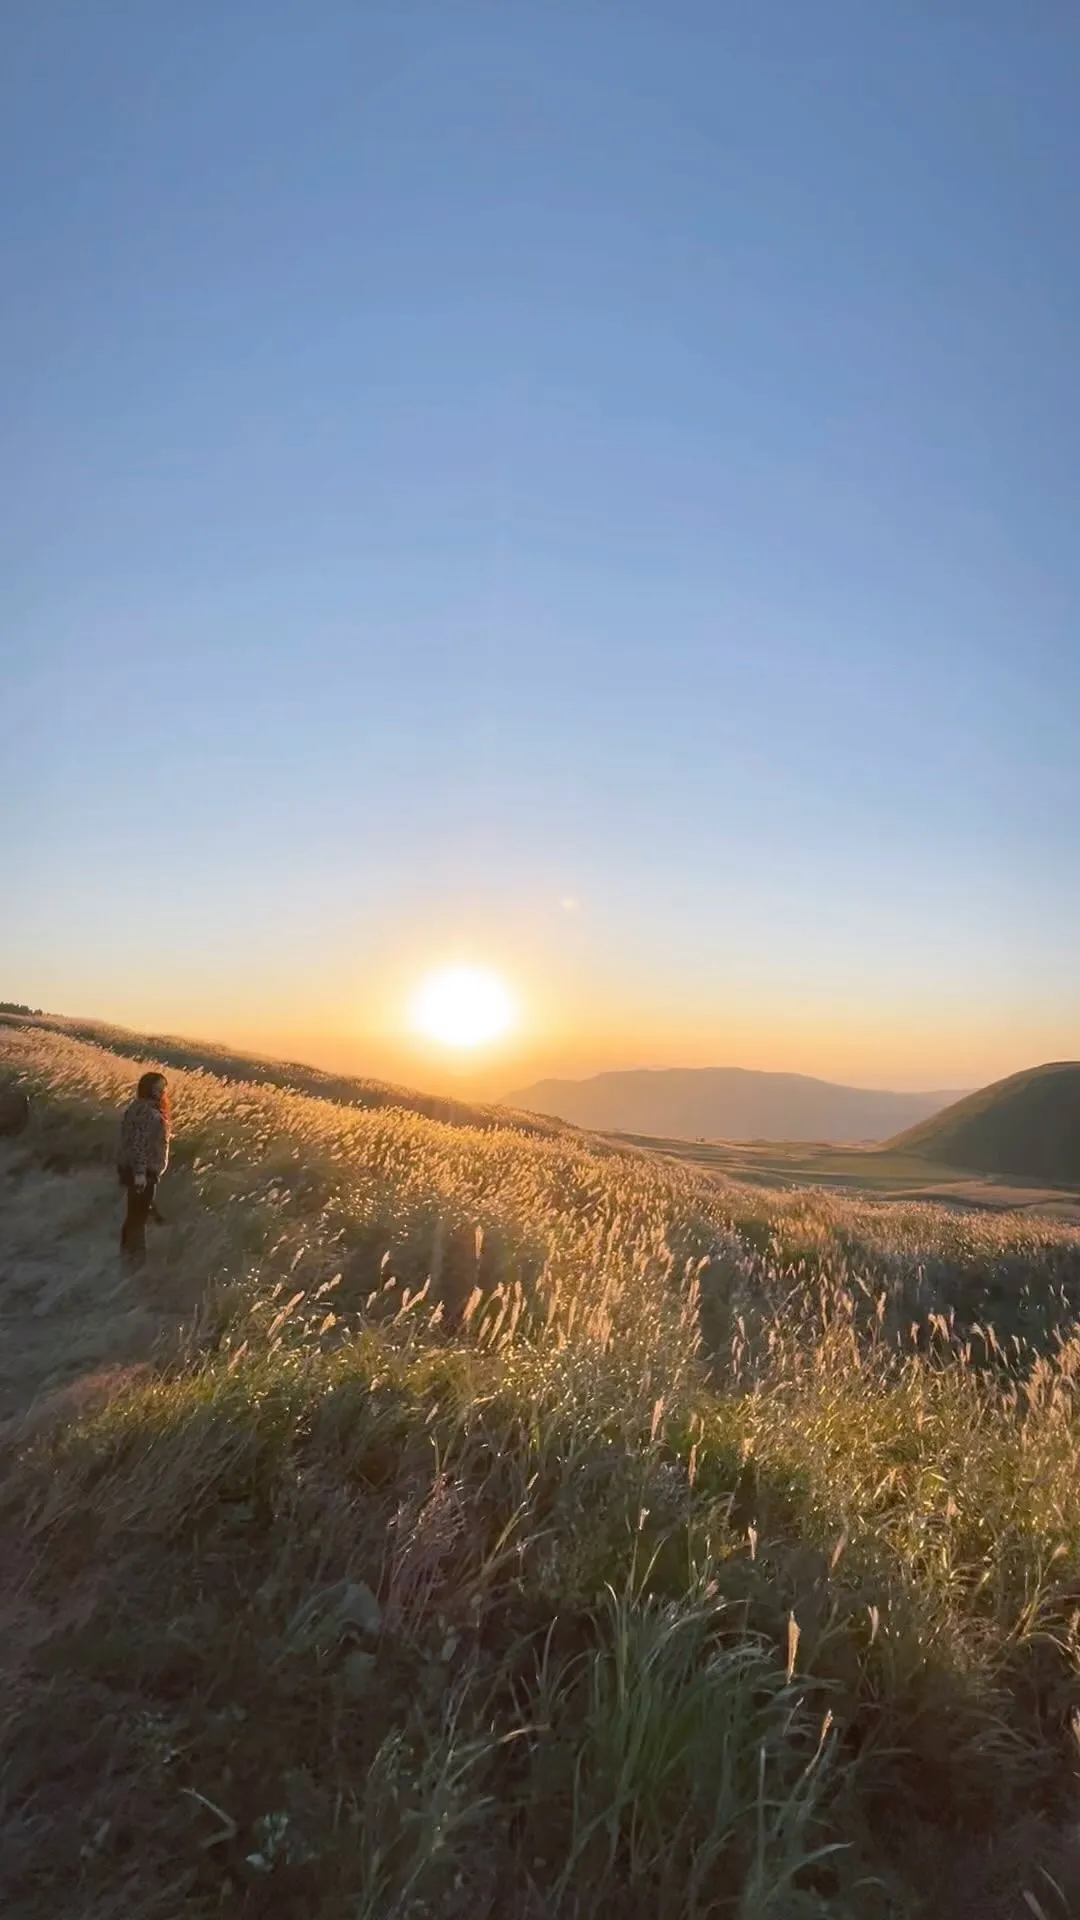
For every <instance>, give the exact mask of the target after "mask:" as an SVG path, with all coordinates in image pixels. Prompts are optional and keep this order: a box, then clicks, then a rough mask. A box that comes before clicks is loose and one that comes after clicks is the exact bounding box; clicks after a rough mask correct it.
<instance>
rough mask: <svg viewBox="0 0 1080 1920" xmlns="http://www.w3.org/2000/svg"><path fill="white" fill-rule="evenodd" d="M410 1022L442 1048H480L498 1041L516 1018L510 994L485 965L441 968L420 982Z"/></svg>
mask: <svg viewBox="0 0 1080 1920" xmlns="http://www.w3.org/2000/svg"><path fill="white" fill-rule="evenodd" d="M410 1015H411V1025H412V1026H413V1027H414V1028H415V1029H416V1031H417V1032H418V1033H422V1034H424V1035H426V1037H427V1038H428V1039H429V1040H437V1041H438V1042H439V1044H440V1046H444V1047H480V1046H483V1045H484V1044H485V1043H486V1042H488V1041H491V1040H498V1039H499V1038H500V1036H501V1035H502V1034H504V1033H507V1032H508V1031H509V1030H510V1028H511V1027H512V1026H513V1025H514V1024H515V1022H516V1020H517V1006H516V1004H515V1001H514V996H513V994H512V993H511V992H510V989H509V987H507V986H506V984H505V982H504V981H502V980H500V978H499V976H498V974H497V973H490V972H488V970H487V968H485V967H444V968H442V969H440V971H439V972H438V973H432V974H429V975H428V977H427V979H426V980H423V981H421V983H420V986H419V987H418V989H417V991H416V993H415V995H414V996H413V1001H412V1006H411V1009H410Z"/></svg>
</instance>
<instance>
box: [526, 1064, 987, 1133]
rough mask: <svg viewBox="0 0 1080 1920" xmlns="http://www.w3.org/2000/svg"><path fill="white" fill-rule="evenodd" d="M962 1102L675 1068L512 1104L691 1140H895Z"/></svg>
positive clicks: (531, 1090)
mask: <svg viewBox="0 0 1080 1920" xmlns="http://www.w3.org/2000/svg"><path fill="white" fill-rule="evenodd" d="M955 1097H956V1096H955V1095H954V1094H949V1093H888V1092H881V1091H875V1090H874V1089H872V1088H866V1087H840V1086H834V1085H833V1084H832V1083H831V1082H830V1081H827V1080H815V1079H811V1078H810V1077H808V1076H807V1075H806V1074H801V1073H755V1072H751V1071H749V1070H748V1069H745V1068H743V1067H669V1068H665V1069H662V1070H657V1069H651V1068H643V1069H639V1070H637V1071H632V1072H619V1073H598V1074H595V1075H594V1076H593V1077H592V1078H591V1079H588V1080H540V1081H538V1082H537V1083H536V1085H535V1086H532V1087H525V1088H522V1089H521V1090H520V1091H519V1092H517V1093H512V1094H508V1095H507V1100H508V1104H509V1105H510V1106H512V1107H520V1108H524V1109H527V1110H529V1111H532V1112H536V1113H545V1114H553V1115H557V1116H558V1117H559V1118H560V1119H562V1120H568V1121H570V1122H572V1124H573V1125H575V1126H579V1127H591V1128H596V1129H599V1130H600V1131H603V1132H619V1133H629V1134H649V1135H653V1136H659V1137H661V1138H676V1139H683V1140H699V1139H708V1140H885V1139H887V1138H888V1137H889V1135H890V1134H893V1133H896V1132H897V1131H898V1129H899V1128H901V1127H904V1126H910V1125H911V1124H912V1123H913V1122H915V1121H918V1120H922V1119H924V1118H925V1117H926V1116H927V1115H928V1114H931V1113H936V1112H937V1110H938V1109H939V1108H940V1107H943V1106H947V1105H948V1104H949V1102H950V1101H951V1100H953V1099H955Z"/></svg>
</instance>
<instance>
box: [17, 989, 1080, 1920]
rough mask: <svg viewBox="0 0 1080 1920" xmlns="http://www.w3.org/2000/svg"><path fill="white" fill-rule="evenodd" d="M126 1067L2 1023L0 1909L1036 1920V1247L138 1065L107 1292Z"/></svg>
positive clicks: (1041, 1499)
mask: <svg viewBox="0 0 1080 1920" xmlns="http://www.w3.org/2000/svg"><path fill="white" fill-rule="evenodd" d="M138 1064H139V1062H137V1061H136V1060H135V1059H134V1058H125V1057H123V1056H121V1055H120V1054H118V1053H116V1052H113V1051H107V1050H105V1049H103V1048H101V1047H96V1046H91V1045H88V1044H86V1043H84V1042H79V1041H77V1040H75V1039H73V1038H72V1037H70V1036H67V1035H61V1034H57V1033H49V1032H45V1031H42V1030H41V1029H35V1028H30V1027H22V1028H14V1027H12V1028H7V1029H3V1030H0V1077H2V1076H3V1075H4V1074H5V1073H6V1074H7V1075H9V1076H10V1075H13V1074H14V1075H18V1077H19V1078H20V1079H21V1081H22V1082H23V1084H25V1085H26V1086H28V1088H29V1089H30V1091H31V1093H32V1096H33V1099H32V1119H31V1125H30V1128H29V1130H28V1132H27V1133H25V1134H24V1135H22V1136H21V1137H20V1138H19V1139H18V1140H17V1141H15V1142H11V1143H7V1144H3V1143H0V1159H2V1164H0V1181H2V1182H3V1184H4V1191H5V1194H6V1195H8V1196H11V1195H17V1194H19V1193H23V1192H26V1193H28V1194H29V1195H30V1197H31V1200H32V1205H30V1206H28V1207H26V1208H23V1209H17V1208H15V1206H14V1204H13V1203H12V1202H11V1201H10V1199H9V1200H8V1201H7V1202H6V1203H5V1206H4V1207H0V1273H2V1274H3V1275H4V1282H3V1285H2V1286H0V1314H2V1315H3V1326H2V1328H0V1334H2V1339H3V1344H4V1350H5V1353H7V1354H9V1355H17V1354H19V1353H25V1354H26V1355H34V1356H36V1360H35V1364H40V1363H42V1355H41V1351H40V1336H41V1333H42V1330H43V1329H47V1328H49V1327H50V1325H51V1326H52V1328H53V1332H54V1337H55V1340H56V1355H57V1363H58V1364H57V1366H56V1370H55V1373H54V1375H53V1377H52V1379H51V1381H49V1380H47V1379H46V1378H44V1377H42V1378H41V1379H40V1381H39V1385H40V1388H41V1391H39V1392H38V1393H37V1395H36V1398H35V1402H34V1405H33V1406H24V1408H23V1410H22V1411H21V1412H20V1413H18V1414H17V1415H13V1416H12V1418H11V1419H10V1420H9V1422H8V1424H7V1427H6V1430H5V1431H4V1435H3V1443H2V1453H0V1618H2V1620H3V1624H4V1633H3V1640H2V1646H3V1652H2V1656H0V1657H2V1658H3V1661H4V1665H5V1675H4V1678H5V1683H6V1684H5V1690H4V1696H3V1708H2V1716H3V1717H2V1720H0V1735H2V1740H3V1753H2V1771H0V1903H2V1904H3V1907H4V1911H5V1912H11V1913H14V1914H17V1915H18V1916H19V1920H45V1916H46V1915H48V1916H49V1917H50V1920H53V1917H54V1916H56V1915H66V1914H71V1915H76V1914H77V1915H79V1916H80V1920H113V1917H114V1916H115V1917H116V1920H119V1917H120V1916H121V1915H122V1916H124V1917H125V1920H127V1917H128V1916H134V1920H173V1917H174V1916H175V1915H176V1914H177V1913H178V1912H180V1911H183V1912H184V1913H185V1914H190V1915H192V1916H193V1917H194V1920H199V1916H206V1917H207V1920H208V1917H209V1916H210V1915H211V1914H214V1915H218V1914H220V1913H221V1912H222V1911H226V1912H230V1911H231V1912H233V1913H236V1914H243V1915H245V1916H246V1915H266V1916H270V1915H273V1916H279V1915H280V1916H290V1917H291V1916H296V1920H301V1917H302V1916H303V1920H307V1917H308V1916H311V1915H314V1914H316V1913H317V1914H319V1915H320V1916H327V1917H328V1920H337V1917H338V1916H340V1920H358V1917H359V1920H376V1916H378V1917H379V1920H405V1916H407V1915H415V1916H421V1915H430V1916H439V1917H440V1920H458V1917H459V1916H461V1917H462V1920H464V1916H468V1917H469V1920H499V1917H501V1916H503V1915H506V1914H510V1913H513V1914H515V1915H523V1916H525V1917H526V1920H571V1916H573V1917H574V1920H585V1917H586V1916H594V1915H595V1916H598V1917H599V1920H608V1916H610V1920H616V1916H618V1920H623V1917H624V1916H627V1917H628V1920H657V1916H662V1917H663V1920H667V1916H672V1920H681V1916H684V1915H685V1916H687V1920H691V1917H693V1920H704V1917H705V1916H707V1915H708V1916H712V1915H717V1916H720V1917H721V1920H723V1917H724V1916H730V1917H731V1920H810V1917H811V1916H816V1917H817V1920H825V1917H826V1916H828V1920H900V1916H905V1920H906V1916H913V1915H919V1914H923V1915H926V1916H927V1917H929V1916H931V1915H932V1916H934V1920H961V1916H964V1920H967V1916H970V1915H972V1914H974V1913H978V1914H980V1915H986V1916H989V1917H990V1920H1005V1916H1007V1915H1010V1916H1011V1915H1025V1914H1031V1913H1035V1914H1036V1915H1038V1914H1039V1913H1043V1914H1045V1915H1046V1916H1048V1920H1062V1916H1065V1915H1067V1914H1070V1913H1074V1912H1075V1911H1077V1910H1078V1902H1080V1856H1078V1849H1077V1845H1076V1841H1075V1837H1074V1836H1075V1827H1076V1821H1077V1813H1078V1807H1077V1798H1076V1781H1075V1760H1076V1743H1075V1739H1074V1734H1073V1715H1074V1711H1075V1706H1076V1699H1077V1674H1078V1662H1080V1619H1078V1615H1077V1599H1076V1596H1077V1593H1078V1592H1080V1415H1078V1414H1077V1411H1076V1394H1075V1380H1076V1378H1077V1377H1078V1375H1080V1345H1078V1343H1077V1341H1076V1340H1075V1338H1074V1337H1073V1334H1072V1332H1071V1325H1072V1314H1073V1310H1074V1306H1075V1303H1076V1299H1077V1296H1078V1295H1080V1233H1077V1232H1076V1231H1075V1230H1070V1229H1068V1228H1065V1227H1061V1226H1056V1225H1053V1224H1051V1223H1047V1222H1040V1221H1038V1220H1036V1219H1033V1218H1030V1217H1027V1216H1023V1217H1020V1216H1011V1215H1001V1216H989V1215H966V1214H963V1213H959V1212H956V1211H948V1212H946V1211H944V1210H940V1209H936V1208H932V1207H927V1206H918V1205H896V1204H881V1203H879V1202H873V1201H869V1200H863V1199H860V1198H859V1197H857V1196H851V1197H845V1198H839V1197H837V1196H835V1195H830V1194H826V1193H809V1194H808V1193H799V1194H796V1193H783V1194H781V1193H769V1192H768V1191H766V1190H764V1189H762V1188H754V1189H751V1188H743V1187H740V1186H737V1185H722V1184H720V1183H718V1181H717V1180H716V1178H715V1177H713V1176H710V1175H708V1174H706V1173H704V1172H701V1173H699V1172H695V1171H694V1170H693V1169H689V1168H687V1167H685V1166H680V1165H678V1164H677V1163H676V1162H674V1161H671V1162H665V1161H661V1160H658V1159H652V1158H649V1157H647V1156H644V1155H640V1154H639V1155H631V1154H627V1155H624V1154H620V1153H611V1152H609V1153H607V1154H605V1155H601V1154H599V1153H595V1152H593V1151H591V1150H590V1148H589V1147H588V1145H587V1144H585V1143H583V1142H581V1141H579V1140H575V1139H573V1138H569V1137H563V1138H553V1139H541V1138H530V1137H527V1136H525V1135H523V1134H521V1133H519V1132H513V1131H507V1130H502V1131H500V1130H498V1129H491V1128H487V1129H485V1130H481V1129H471V1130H470V1129H468V1128H466V1127H460V1126H458V1127H451V1126H449V1125H446V1124H444V1123H440V1122H438V1121H435V1120H431V1119H428V1118H427V1117H425V1116H423V1115H420V1114H417V1113H414V1112H413V1113H410V1112H405V1111H403V1110H400V1109H393V1108H379V1109H369V1110H363V1109H360V1108H355V1107H344V1106H341V1105H336V1104H333V1103H330V1102H328V1101H325V1100H319V1099H314V1098H311V1097H310V1096H307V1095H303V1094H299V1093H295V1092H291V1091H288V1090H286V1089H284V1088H281V1087H276V1086H273V1085H268V1084H262V1085H251V1084H239V1083H236V1082H229V1081H226V1080H223V1079H221V1078H218V1077H216V1076H214V1075H212V1074H208V1073H206V1072H199V1073H188V1072H185V1071H183V1070H178V1071H176V1072H175V1074H174V1075H173V1076H172V1079H173V1091H174V1096H175V1109H176V1118H177V1122H178V1136H177V1143H176V1164H175V1167H174V1168H173V1169H172V1170H171V1171H170V1174H169V1177H168V1181H167V1183H166V1186H165V1188H164V1190H163V1207H164V1208H165V1210H166V1212H167V1214H168V1216H169V1219H170V1221H171V1224H170V1226H169V1227H168V1228H166V1229H164V1230H163V1231H162V1232H161V1234H160V1236H159V1238H158V1241H157V1244H156V1247H155V1250H154V1253H153V1256H152V1260H151V1263H150V1264H149V1265H148V1267H147V1268H146V1269H145V1270H143V1272H142V1273H140V1274H139V1275H137V1276H135V1277H134V1278H129V1277H126V1276H124V1275H121V1274H119V1273H117V1272H115V1271H114V1272H113V1273H112V1274H111V1275H110V1276H109V1277H108V1282H107V1284H106V1283H105V1276H104V1272H103V1269H102V1268H101V1267H100V1266H99V1265H97V1264H95V1261H96V1259H97V1255H96V1254H95V1255H94V1260H90V1259H89V1258H88V1256H87V1243H89V1242H90V1241H93V1243H94V1246H95V1247H97V1246H99V1245H100V1246H101V1247H104V1246H105V1245H106V1244H107V1243H108V1241H109V1240H110V1238H111V1237H112V1235H113V1234H114V1231H115V1222H116V1213H117V1193H116V1188H115V1186H114V1185H113V1183H112V1181H111V1178H110V1173H109V1167H108V1164H107V1163H108V1156H109V1153H110V1150H111V1144H112V1139H113V1133H114V1128H115V1119H116V1112H117V1108H118V1105H119V1103H120V1102H121V1101H122V1099H123V1098H124V1097H125V1095H126V1093H127V1091H128V1090H129V1088H130V1085H131V1082H132V1080H133V1078H134V1076H135V1074H136V1073H137V1071H138ZM58 1164H59V1165H63V1166H66V1167H67V1168H68V1169H69V1171H68V1172H66V1173H59V1172H56V1171H54V1170H50V1169H55V1167H56V1166H57V1165H58ZM75 1183H81V1186H80V1192H81V1194H82V1199H81V1200H80V1203H79V1204H80V1207H81V1208H82V1209H83V1215H82V1217H83V1227H82V1234H83V1241H82V1242H81V1243H80V1241H79V1239H78V1237H77V1236H76V1234H75V1231H74V1219H75V1215H73V1214H72V1212H71V1211H70V1210H69V1211H67V1212H62V1210H61V1206H60V1197H61V1196H62V1195H63V1194H65V1193H69V1192H71V1191H72V1190H73V1184H75ZM95 1195H97V1196H98V1197H97V1199H95ZM95 1208H96V1211H95ZM16 1211H18V1214H19V1219H20V1222H21V1226H20V1233H21V1234H22V1235H23V1238H22V1239H21V1240H20V1242H19V1245H18V1247H16V1246H15V1243H14V1241H13V1240H12V1239H11V1238H10V1237H9V1238H8V1240H7V1241H5V1239H4V1235H5V1234H6V1233H9V1226H8V1223H9V1222H10V1220H11V1219H12V1217H13V1214H14V1213H15V1212H16ZM35 1223H36V1231H37V1232H38V1233H39V1235H40V1247H41V1258H40V1261H39V1262H38V1265H37V1266H36V1267H34V1269H33V1271H31V1267H32V1264H33V1263H32V1262H31V1260H30V1255H29V1247H30V1240H29V1235H30V1234H31V1233H32V1232H33V1231H34V1230H35ZM58 1275H62V1276H63V1281H64V1284H63V1288H62V1289H60V1288H59V1282H58V1278H57V1276H58ZM148 1302H152V1303H153V1304H154V1305H155V1307H156V1308H158V1309H160V1311H161V1315H162V1322H163V1324H162V1325H161V1327H160V1329H159V1333H158V1337H157V1343H156V1345H155V1346H154V1348H153V1349H152V1350H151V1349H147V1350H146V1351H144V1352H143V1353H141V1354H139V1353H137V1351H136V1350H135V1348H134V1347H133V1346H132V1344H131V1331H132V1326H133V1325H135V1324H139V1322H138V1316H139V1313H140V1312H142V1313H143V1314H145V1311H146V1307H147V1303H148ZM166 1306H168V1317H166V1314H165V1308H166ZM76 1310H78V1311H80V1312H83V1313H85V1314H86V1315H87V1316H88V1317H89V1316H93V1315H94V1314H97V1315H98V1319H99V1326H100V1341H99V1347H98V1351H97V1354H96V1358H95V1372H94V1375H93V1377H92V1378H91V1379H86V1378H75V1377H74V1376H75V1372H76V1368H75V1364H74V1362H73V1360H72V1356H71V1355H70V1354H66V1355H65V1352H64V1346H63V1329H64V1326H65V1324H66V1323H67V1320H68V1318H69V1316H70V1315H71V1314H73V1313H74V1312H75V1311H76ZM995 1329H996V1331H995ZM110 1338H115V1340H116V1342H117V1352H118V1353H120V1352H121V1351H122V1357H123V1362H124V1364H123V1366H122V1368H114V1369H109V1367H108V1366H107V1364H106V1348H107V1342H108V1340H109V1339H110ZM35 1379H37V1376H35ZM32 1384H33V1382H32V1381H31V1380H30V1379H29V1378H28V1381H27V1389H28V1391H27V1397H28V1398H29V1390H30V1387H31V1385H32ZM50 1387H51V1391H49V1390H48V1389H49V1388H50ZM1032 1902H1035V1903H1036V1904H1035V1905H1032Z"/></svg>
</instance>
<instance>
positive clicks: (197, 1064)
mask: <svg viewBox="0 0 1080 1920" xmlns="http://www.w3.org/2000/svg"><path fill="white" fill-rule="evenodd" d="M24 1025H29V1026H34V1027H44V1028H45V1029H46V1030H47V1031H49V1032H52V1033H63V1034H67V1035H69V1036H70V1038H71V1039H73V1040H85V1041H87V1042H88V1043H89V1044H90V1045H91V1046H94V1047H104V1048H106V1049H107V1050H108V1051H109V1052H110V1053H122V1054H123V1055H124V1056H125V1058H127V1059H130V1060H145V1061H148V1062H152V1063H153V1064H154V1065H155V1066H163V1067H180V1068H183V1069H185V1070H186V1071H188V1072H196V1073H200V1072H201V1073H213V1074H216V1076H217V1078H218V1079H219V1080H228V1081H237V1080H242V1081H244V1082H245V1083H246V1084H248V1085H251V1086H260V1087H280V1088H281V1089H282V1090H283V1091H285V1092H289V1093H306V1094H310V1095H311V1096H312V1097H313V1098H314V1099H316V1100H332V1101H333V1102H334V1103H335V1105H337V1106H343V1107H365V1108H379V1107H400V1108H401V1109H402V1110H403V1111H404V1112H406V1113H418V1114H422V1115H423V1116H424V1118H425V1119H428V1120H442V1121H445V1122H446V1124H447V1125H448V1126H452V1127H481V1128H484V1129H488V1128H491V1127H507V1126H511V1127H514V1128H516V1129H518V1130H519V1131H522V1132H525V1133H531V1134H539V1135H541V1136H545V1137H546V1136H548V1135H552V1134H557V1133H560V1132H562V1131H563V1128H562V1127H560V1125H559V1123H558V1120H557V1119H555V1118H554V1117H548V1116H545V1115H543V1114H541V1113H539V1112H537V1113H528V1114H517V1113H508V1112H507V1111H506V1109H505V1108H504V1107H493V1106H482V1105H479V1104H477V1103H475V1102H472V1101H467V1100H454V1099H451V1098H450V1097H448V1096H446V1095H443V1094H436V1093H419V1092H417V1091H416V1089H415V1088H412V1087H398V1086H394V1085H393V1084H392V1083H391V1082H390V1081H387V1080H368V1079H365V1078H363V1077H361V1076H359V1075H356V1074H346V1073H326V1072H324V1071H323V1070H322V1069H321V1068H319V1067H311V1066H306V1065H304V1064H303V1063H302V1062H300V1061H295V1060H267V1059H264V1058H263V1057H262V1056H261V1055H260V1054H255V1053H241V1052H238V1051H237V1050H236V1048H235V1047H221V1046H215V1045H214V1044H213V1043H212V1042H210V1041H204V1040H188V1039H183V1038H180V1037H178V1036H177V1035H175V1034H161V1033H131V1032H129V1031H128V1030H127V1028H126V1027H113V1026H109V1025H108V1024H107V1023H106V1022H105V1021H101V1020H73V1019H67V1018H65V1017H64V1016H62V1015H60V1014H33V1015H29V1016H28V1015H26V1014H24V1013H15V1012H13V1011H5V1010H4V1008H3V1006H2V1005H0V1026H24Z"/></svg>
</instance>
